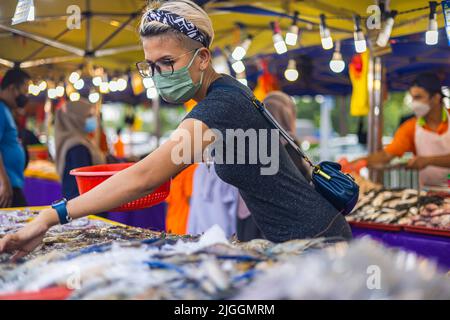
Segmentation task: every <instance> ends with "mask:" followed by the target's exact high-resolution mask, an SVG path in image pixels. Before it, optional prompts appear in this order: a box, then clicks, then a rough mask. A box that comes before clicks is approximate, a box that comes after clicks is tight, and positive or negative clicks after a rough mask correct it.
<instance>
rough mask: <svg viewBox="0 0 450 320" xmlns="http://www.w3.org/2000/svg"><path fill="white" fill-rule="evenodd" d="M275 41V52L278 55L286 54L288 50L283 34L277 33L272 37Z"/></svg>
mask: <svg viewBox="0 0 450 320" xmlns="http://www.w3.org/2000/svg"><path fill="white" fill-rule="evenodd" d="M272 39H273V45H274V47H275V51H276V52H277V53H278V54H283V53H286V52H287V51H288V50H287V46H286V42H284V39H283V37H282V36H281V34H279V33H275V34H274V35H273V37H272Z"/></svg>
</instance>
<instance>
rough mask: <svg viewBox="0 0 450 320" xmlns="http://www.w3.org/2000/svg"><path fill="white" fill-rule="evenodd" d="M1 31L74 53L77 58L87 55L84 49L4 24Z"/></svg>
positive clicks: (0, 28) (1, 25)
mask: <svg viewBox="0 0 450 320" xmlns="http://www.w3.org/2000/svg"><path fill="white" fill-rule="evenodd" d="M0 30H5V31H8V32H11V33H14V34H17V35H19V36H22V37H24V38H28V39H31V40H34V41H36V42H40V43H43V44H46V45H48V46H50V47H53V48H56V49H60V50H64V51H67V52H70V53H73V54H75V55H77V56H80V57H83V56H84V54H85V51H84V50H83V49H80V48H77V47H74V46H71V45H68V44H65V43H62V42H60V41H56V40H52V39H49V38H46V37H42V36H39V35H37V34H33V33H29V32H26V31H22V30H18V29H14V28H11V27H8V26H5V25H3V24H0Z"/></svg>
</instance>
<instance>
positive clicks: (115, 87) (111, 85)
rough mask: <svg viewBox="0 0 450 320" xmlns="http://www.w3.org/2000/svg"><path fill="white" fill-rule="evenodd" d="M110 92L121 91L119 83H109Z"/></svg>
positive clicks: (112, 81) (113, 81)
mask: <svg viewBox="0 0 450 320" xmlns="http://www.w3.org/2000/svg"><path fill="white" fill-rule="evenodd" d="M108 86H109V91H111V92H116V91H117V90H118V89H119V86H118V85H117V81H116V80H111V81H110V82H109V85H108Z"/></svg>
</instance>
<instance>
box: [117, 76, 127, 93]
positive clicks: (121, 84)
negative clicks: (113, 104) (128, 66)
mask: <svg viewBox="0 0 450 320" xmlns="http://www.w3.org/2000/svg"><path fill="white" fill-rule="evenodd" d="M127 86H128V81H127V80H126V79H124V78H119V79H118V80H117V89H118V90H119V91H125V90H126V89H127Z"/></svg>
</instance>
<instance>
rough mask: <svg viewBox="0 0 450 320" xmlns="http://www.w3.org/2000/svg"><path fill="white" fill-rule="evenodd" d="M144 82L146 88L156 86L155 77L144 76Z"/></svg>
mask: <svg viewBox="0 0 450 320" xmlns="http://www.w3.org/2000/svg"><path fill="white" fill-rule="evenodd" d="M142 83H143V84H144V87H145V88H146V89H148V88H152V87H154V86H155V83H154V82H153V79H152V78H144V79H143V80H142Z"/></svg>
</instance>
